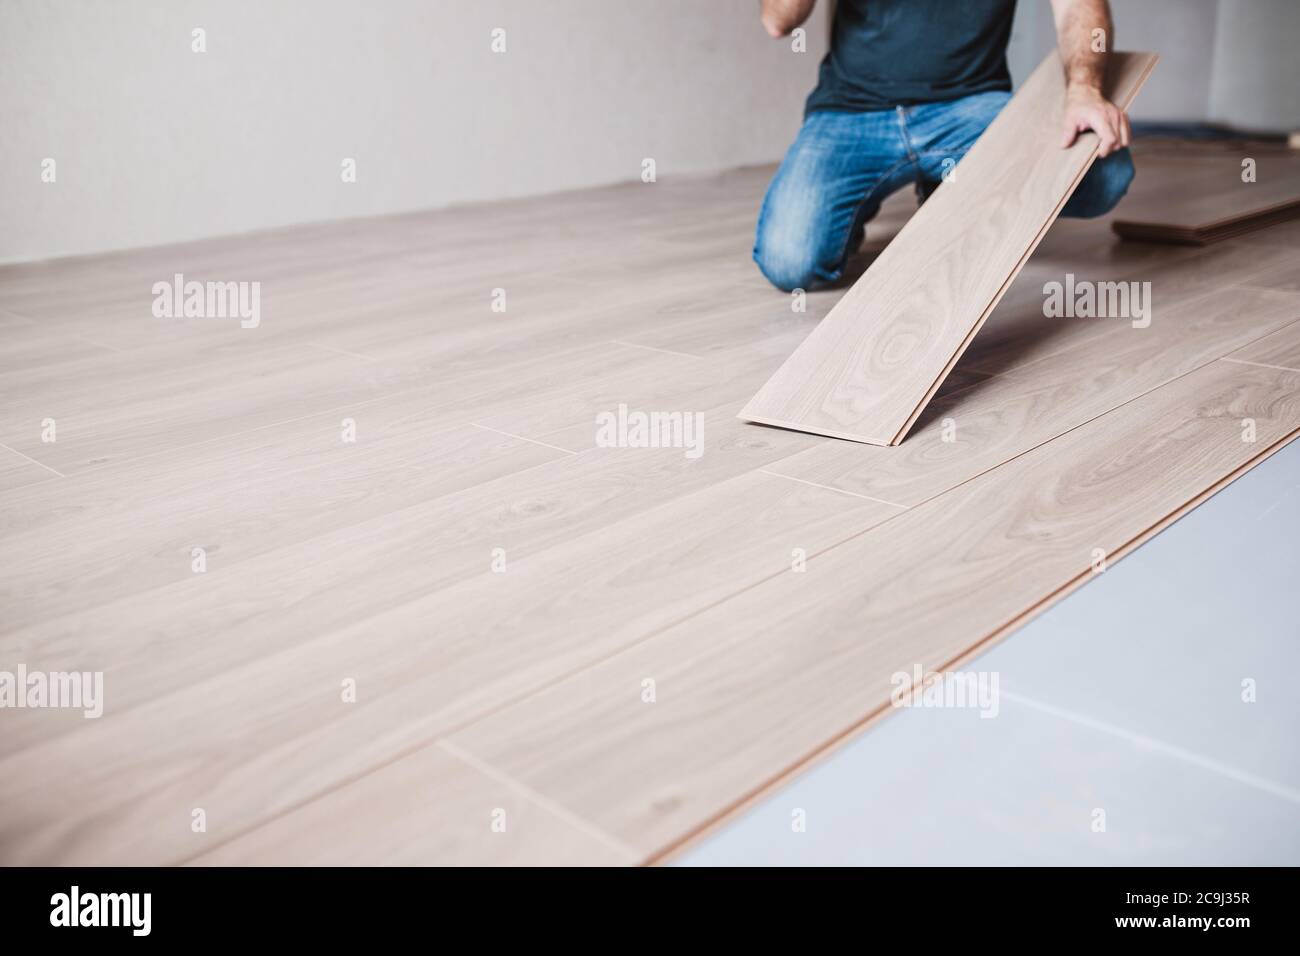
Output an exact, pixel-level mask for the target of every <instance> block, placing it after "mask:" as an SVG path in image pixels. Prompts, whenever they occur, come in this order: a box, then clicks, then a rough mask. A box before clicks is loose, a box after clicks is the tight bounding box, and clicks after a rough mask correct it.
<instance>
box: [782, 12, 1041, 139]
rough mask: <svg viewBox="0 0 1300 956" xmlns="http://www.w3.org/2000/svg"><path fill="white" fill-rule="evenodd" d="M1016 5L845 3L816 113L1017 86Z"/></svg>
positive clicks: (812, 100) (813, 99) (813, 103)
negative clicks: (1012, 51)
mask: <svg viewBox="0 0 1300 956" xmlns="http://www.w3.org/2000/svg"><path fill="white" fill-rule="evenodd" d="M1015 12H1016V0H839V3H838V4H836V8H835V25H834V30H833V32H832V35H831V51H830V53H828V54H826V58H825V59H824V60H822V65H821V74H820V77H819V79H818V82H817V88H816V89H815V90H813V91H812V94H811V95H810V96H809V97H808V102H807V104H806V107H805V110H806V112H809V113H811V112H813V111H814V110H848V111H852V112H861V111H864V110H884V109H891V108H892V107H895V106H911V105H914V104H916V103H933V102H937V101H940V100H955V99H959V98H961V97H963V96H970V95H971V94H973V93H984V92H987V91H989V90H1009V89H1011V74H1010V73H1008V72H1007V40H1008V39H1010V37H1011V19H1012V17H1013V16H1014V15H1015Z"/></svg>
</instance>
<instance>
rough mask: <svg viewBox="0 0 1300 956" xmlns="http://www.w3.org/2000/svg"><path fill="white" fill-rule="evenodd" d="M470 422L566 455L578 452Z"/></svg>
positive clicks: (486, 430)
mask: <svg viewBox="0 0 1300 956" xmlns="http://www.w3.org/2000/svg"><path fill="white" fill-rule="evenodd" d="M470 424H471V425H473V426H474V427H475V428H481V429H483V430H484V431H485V432H496V433H497V434H498V435H505V436H506V437H507V438H514V439H517V440H518V441H526V442H532V443H533V444H534V445H541V446H542V447H543V448H553V449H554V450H555V451H562V452H564V453H565V454H566V455H576V454H578V453H577V452H576V451H574V450H573V449H571V448H561V447H560V446H559V445H552V444H550V443H549V442H544V441H538V440H537V439H536V438H526V437H524V436H523V435H515V434H513V433H511V432H504V431H502V430H501V429H499V428H493V427H491V426H490V425H480V424H479V423H478V422H470Z"/></svg>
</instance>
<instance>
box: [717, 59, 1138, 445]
mask: <svg viewBox="0 0 1300 956" xmlns="http://www.w3.org/2000/svg"><path fill="white" fill-rule="evenodd" d="M1155 60H1156V57H1155V56H1154V55H1152V54H1144V53H1126V54H1114V55H1113V56H1112V57H1111V58H1110V63H1111V67H1110V76H1109V78H1108V93H1109V96H1110V98H1111V99H1112V100H1113V101H1114V102H1115V103H1117V104H1118V105H1120V106H1121V107H1124V108H1126V107H1127V106H1128V105H1129V104H1130V103H1131V102H1132V100H1133V97H1134V96H1135V95H1136V93H1137V90H1138V88H1139V87H1140V86H1141V85H1142V83H1143V81H1144V80H1145V79H1146V76H1147V75H1148V74H1149V72H1150V71H1151V69H1152V68H1153V67H1154V65H1155ZM1064 102H1065V85H1064V78H1063V76H1062V68H1061V63H1060V60H1059V58H1058V57H1057V55H1056V54H1055V53H1053V54H1052V55H1051V56H1049V57H1048V58H1047V59H1045V60H1044V61H1043V63H1042V64H1041V65H1040V66H1039V67H1038V69H1036V70H1035V71H1034V73H1033V74H1032V75H1031V76H1030V78H1029V79H1028V80H1027V81H1026V82H1025V84H1024V86H1023V87H1022V88H1021V89H1020V91H1019V92H1018V93H1017V94H1016V96H1015V97H1013V98H1012V100H1011V102H1010V103H1008V104H1007V106H1006V107H1005V108H1004V109H1003V111H1002V112H1001V113H1000V114H999V115H998V117H997V118H996V119H995V120H994V121H993V122H992V123H991V124H990V125H989V127H988V129H987V130H985V132H984V134H983V135H982V136H981V137H980V138H979V140H978V141H977V142H976V143H975V145H974V146H973V147H972V148H971V150H970V151H969V152H968V153H967V154H966V156H965V157H964V158H963V159H962V160H961V162H960V163H959V164H958V166H957V167H956V168H955V169H954V178H953V180H952V181H951V182H947V183H944V184H943V185H942V186H941V187H940V188H939V189H938V190H936V191H935V192H934V194H933V195H932V196H931V197H930V199H929V200H928V201H927V202H926V203H925V205H924V206H922V207H921V209H920V210H918V211H917V213H916V215H915V216H913V217H912V219H911V220H909V221H908V223H907V225H906V226H905V227H904V228H903V230H902V231H901V232H900V233H899V234H898V236H897V237H896V238H895V239H894V241H893V242H891V243H890V244H889V246H888V247H887V248H886V249H885V250H884V252H882V253H881V254H880V256H879V258H877V259H876V260H875V262H874V263H873V264H872V266H871V268H870V269H868V271H867V273H866V274H865V275H864V276H863V277H862V278H861V279H859V280H858V282H857V283H856V284H855V285H854V286H853V288H852V289H850V290H849V291H848V292H847V293H846V294H845V296H844V298H843V299H842V300H841V301H840V303H839V304H838V305H837V306H836V307H835V308H834V309H833V310H831V312H830V314H829V315H828V316H827V317H826V318H825V319H824V320H823V321H822V322H821V323H820V324H819V325H818V326H817V327H816V328H815V329H814V330H813V332H812V333H811V334H810V335H809V336H808V338H807V340H805V342H804V343H803V344H802V345H801V346H800V347H799V348H798V349H796V350H795V352H794V354H793V355H791V356H790V358H789V360H788V361H787V362H786V363H785V364H784V365H783V366H782V367H781V369H780V370H778V372H777V373H776V375H774V376H773V377H772V379H771V380H769V381H768V382H767V384H765V385H764V386H763V388H762V389H760V390H759V392H758V393H757V394H756V395H755V396H754V398H753V399H752V400H751V401H750V403H749V404H748V405H746V406H745V408H744V409H743V410H742V411H741V413H740V417H741V418H744V419H747V420H749V421H753V422H759V423H763V424H768V425H777V426H781V427H786V428H794V429H799V430H803V431H811V432H815V433H817V434H823V435H829V436H831V437H835V438H847V439H851V440H854V441H862V442H868V443H871V444H877V445H892V444H897V443H898V442H899V441H901V440H902V438H903V436H904V435H905V434H906V433H907V431H908V429H909V428H910V427H911V425H912V424H913V422H914V421H915V420H916V418H917V416H918V415H919V414H920V411H921V409H922V408H923V407H924V406H925V404H926V402H928V401H929V399H930V397H931V396H932V395H933V394H934V392H935V391H936V389H937V387H938V385H939V384H941V383H942V381H943V379H944V378H945V377H946V376H947V374H948V372H949V371H951V369H952V367H953V365H954V364H955V363H956V361H957V359H958V358H960V357H961V354H962V352H964V351H965V349H966V347H967V346H968V345H969V343H970V340H971V338H972V337H973V336H974V334H975V333H976V332H977V331H978V330H979V327H980V326H981V325H982V324H983V323H984V320H985V319H986V318H987V316H988V314H989V313H990V312H991V311H992V310H993V308H994V307H995V306H996V305H997V302H998V300H999V299H1000V298H1001V296H1002V294H1003V293H1004V292H1005V291H1006V289H1007V288H1008V287H1009V285H1010V284H1011V281H1012V280H1013V279H1014V278H1015V276H1016V274H1017V273H1018V272H1019V271H1020V269H1021V267H1022V266H1023V265H1024V263H1025V261H1026V260H1027V259H1028V257H1029V255H1030V254H1031V253H1032V252H1033V250H1034V247H1035V246H1036V245H1037V244H1038V243H1039V241H1041V239H1042V237H1043V235H1044V234H1045V233H1046V231H1047V228H1048V226H1050V225H1051V223H1052V221H1053V220H1054V219H1055V218H1056V216H1057V214H1058V213H1059V212H1060V209H1061V207H1062V206H1063V205H1064V204H1065V201H1066V199H1067V198H1068V197H1069V195H1070V193H1071V192H1072V191H1073V189H1074V187H1075V185H1076V184H1077V183H1078V182H1079V180H1080V179H1081V178H1082V176H1083V174H1084V173H1085V172H1086V171H1087V169H1088V167H1089V166H1090V165H1091V164H1092V161H1093V159H1094V158H1095V156H1096V152H1097V140H1096V137H1095V135H1092V134H1088V135H1085V136H1084V137H1082V138H1081V140H1080V141H1079V142H1078V143H1076V144H1075V145H1074V146H1073V147H1071V148H1070V149H1068V150H1063V149H1061V148H1060V142H1059V133H1060V125H1061V124H1060V117H1061V113H1062V110H1063V109H1064Z"/></svg>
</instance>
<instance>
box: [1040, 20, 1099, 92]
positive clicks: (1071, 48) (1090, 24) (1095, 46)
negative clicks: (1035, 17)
mask: <svg viewBox="0 0 1300 956" xmlns="http://www.w3.org/2000/svg"><path fill="white" fill-rule="evenodd" d="M1052 15H1053V17H1054V19H1055V20H1056V38H1057V45H1058V46H1059V47H1060V50H1061V62H1062V63H1063V64H1064V66H1065V79H1066V82H1067V83H1068V84H1069V85H1070V86H1071V87H1076V88H1079V87H1082V88H1089V89H1093V90H1096V91H1098V92H1100V91H1101V85H1102V81H1103V80H1105V78H1106V53H1107V51H1109V50H1110V49H1112V45H1113V38H1114V24H1113V23H1112V22H1111V18H1110V4H1109V3H1108V2H1107V0H1052ZM1098 31H1100V32H1098ZM1099 41H1100V42H1099Z"/></svg>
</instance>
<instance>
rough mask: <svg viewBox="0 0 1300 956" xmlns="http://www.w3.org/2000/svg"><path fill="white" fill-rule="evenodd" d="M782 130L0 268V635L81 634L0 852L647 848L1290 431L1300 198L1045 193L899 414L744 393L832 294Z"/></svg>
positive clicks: (3, 744) (33, 745)
mask: <svg viewBox="0 0 1300 956" xmlns="http://www.w3.org/2000/svg"><path fill="white" fill-rule="evenodd" d="M1141 159H1142V154H1141V150H1140V149H1139V168H1141ZM771 172H772V170H771V169H770V168H755V169H745V170H738V171H735V172H731V173H727V174H723V175H718V176H710V177H687V178H673V177H664V178H663V179H662V180H661V181H660V182H658V183H654V184H643V183H636V184H631V185H622V186H614V187H608V188H602V189H594V190H587V191H582V192H577V193H570V194H566V195H562V196H552V197H543V198H537V199H528V200H520V201H513V202H508V203H501V204H494V205H486V206H478V207H465V208H456V209H450V210H445V211H439V212H431V213H427V214H419V215H407V216H399V217H392V218H383V219H374V220H366V221H358V222H348V223H340V224H334V225H319V226H310V227H303V228H298V229H286V230H280V231H277V232H271V233H265V234H259V235H253V236H244V237H234V238H228V239H219V240H212V241H207V242H202V243H195V244H189V245H185V246H178V247H172V248H160V249H148V250H140V251H133V252H123V253H116V254H112V255H106V256H97V257H89V258H83V259H75V260H66V261H58V262H45V263H34V264H29V265H15V266H8V267H4V268H2V269H0V489H3V498H2V504H0V528H2V529H3V531H2V533H0V671H5V672H10V673H14V672H16V671H17V670H18V669H19V668H20V667H21V668H25V669H26V671H27V672H28V673H36V672H40V673H51V672H91V673H95V672H98V673H100V674H102V675H103V698H102V705H103V713H102V716H100V717H98V718H87V717H85V716H83V713H82V711H81V710H79V709H75V708H70V707H68V708H29V707H22V708H19V707H4V708H0V862H4V863H9V864H17V863H49V864H59V863H117V864H145V863H174V864H178V863H194V864H206V863H336V862H343V863H471V864H494V863H588V864H636V863H648V862H656V861H659V860H662V859H666V858H667V857H668V856H670V855H671V854H672V853H674V852H675V851H676V850H678V849H679V848H681V847H682V846H685V845H687V844H688V843H689V842H690V841H691V840H693V839H694V838H696V837H697V836H699V835H700V834H701V833H703V832H706V831H707V830H708V829H709V828H710V827H713V826H716V825H718V824H719V823H722V822H725V821H726V820H727V819H728V818H729V817H730V815H731V814H733V813H734V812H736V811H737V810H738V809H739V808H741V807H743V806H745V805H746V804H747V803H748V802H749V801H751V800H753V799H754V798H755V797H757V796H759V795H761V794H762V793H764V792H767V791H768V790H769V789H770V788H771V787H773V786H775V785H777V784H779V783H780V782H781V781H783V780H786V779H789V777H790V775H792V774H794V773H797V772H798V771H799V770H800V769H801V768H802V767H804V766H806V765H807V764H808V763H809V762H810V761H811V760H814V759H815V758H816V757H817V756H818V755H820V754H823V753H826V752H828V751H829V750H830V749H831V748H833V747H834V746H836V745H837V743H838V742H840V741H843V740H846V739H848V738H849V737H851V736H852V735H854V734H856V733H858V732H859V731H861V730H862V729H863V728H864V727H866V726H868V725H869V724H870V723H871V722H872V721H874V720H878V719H880V718H881V717H882V716H885V715H886V714H887V713H888V712H889V709H890V708H889V706H888V703H889V690H890V686H889V682H890V677H891V675H892V674H893V673H894V672H895V671H898V670H900V669H906V668H910V667H911V666H912V665H913V664H921V665H924V666H926V667H930V668H941V667H946V666H952V665H953V664H954V663H955V662H960V661H961V660H962V659H963V658H964V657H965V656H966V655H969V654H971V653H974V652H976V651H977V650H978V649H980V648H983V647H986V646H988V645H989V644H990V643H991V642H993V641H996V640H997V639H999V638H1000V637H1002V636H1004V635H1005V634H1007V633H1009V632H1010V631H1011V630H1013V629H1014V628H1016V627H1017V626H1018V625H1019V624H1021V623H1023V622H1024V621H1026V620H1028V619H1029V618H1030V617H1032V616H1033V615H1034V614H1036V613H1037V612H1038V611H1039V610H1041V609H1042V608H1044V607H1045V606H1047V605H1048V604H1049V603H1050V602H1052V601H1053V600H1055V599H1056V598H1058V597H1060V596H1061V595H1063V594H1065V593H1068V592H1069V591H1070V590H1072V589H1074V588H1077V587H1080V586H1083V585H1086V584H1087V582H1088V581H1089V580H1090V579H1091V578H1092V577H1093V575H1094V574H1095V573H1096V572H1095V571H1094V566H1095V564H1096V562H1097V560H1098V558H1097V555H1098V553H1099V552H1100V553H1101V554H1102V555H1103V556H1104V561H1112V562H1113V561H1115V560H1118V559H1120V558H1121V557H1122V556H1123V555H1124V554H1125V553H1127V552H1128V551H1129V550H1131V549H1132V548H1134V547H1136V546H1138V545H1139V544H1140V543H1141V542H1142V541H1143V540H1145V539H1146V538H1148V537H1149V536H1151V535H1152V534H1154V533H1157V532H1158V531H1159V529H1160V528H1162V527H1163V526H1165V525H1166V524H1168V523H1169V522H1170V521H1172V520H1174V519H1176V518H1177V516H1178V515H1180V514H1182V513H1185V512H1186V510H1187V509H1188V508H1190V507H1193V506H1195V504H1196V503H1197V502H1199V501H1202V500H1204V499H1205V497H1206V496H1208V495H1210V494H1213V493H1214V491H1215V490H1216V489H1218V488H1221V487H1223V485H1224V484H1225V483H1226V482H1229V481H1231V480H1232V479H1233V478H1234V477H1235V476H1237V475H1239V474H1241V473H1242V472H1243V471H1244V470H1245V469H1248V468H1249V467H1250V466H1251V465H1252V464H1254V463H1256V462H1258V461H1260V460H1263V459H1264V458H1265V457H1267V456H1268V455H1269V454H1271V453H1272V452H1274V451H1276V450H1277V449H1278V448H1279V447H1281V446H1282V445H1283V444H1285V443H1286V442H1287V441H1289V440H1290V439H1291V438H1293V437H1294V436H1295V434H1296V433H1297V430H1298V429H1300V324H1298V323H1300V265H1298V260H1297V256H1296V252H1297V249H1300V231H1297V229H1296V227H1295V224H1294V223H1291V224H1286V225H1281V226H1277V227H1275V228H1273V229H1269V230H1265V231H1261V232H1256V233H1252V234H1250V235H1249V236H1244V237H1240V238H1234V239H1229V240H1226V241H1224V242H1222V243H1218V244H1216V245H1215V246H1213V247H1210V248H1208V249H1204V250H1199V249H1194V248H1188V247H1173V246H1159V245H1154V244H1148V243H1125V242H1122V241H1120V240H1118V239H1116V238H1115V237H1114V235H1113V234H1112V233H1111V231H1110V228H1109V223H1108V222H1107V221H1096V222H1060V223H1058V224H1057V225H1056V226H1054V227H1053V229H1052V230H1051V232H1050V233H1049V234H1048V235H1047V236H1046V238H1045V239H1044V240H1043V242H1042V243H1041V245H1040V246H1039V248H1038V250H1037V252H1036V254H1035V255H1034V257H1033V258H1032V259H1031V260H1030V261H1029V262H1028V264H1027V265H1026V266H1025V268H1024V270H1023V271H1022V272H1021V274H1020V277H1019V279H1017V281H1016V283H1015V284H1014V286H1013V287H1012V288H1011V289H1010V290H1008V292H1007V293H1006V295H1005V296H1004V298H1003V300H1002V302H1001V304H1000V305H999V306H998V308H997V309H996V310H995V311H994V312H993V314H992V315H991V316H990V317H989V319H988V322H987V324H986V326H985V328H984V330H983V331H982V333H981V334H980V335H979V336H977V337H976V339H975V340H974V341H973V343H972V345H971V347H970V349H969V350H968V351H967V353H966V355H965V356H964V357H963V359H962V361H961V362H959V363H958V364H957V366H956V368H955V369H954V371H953V374H952V375H951V376H949V378H948V379H947V381H946V382H945V383H944V385H943V386H942V388H940V390H939V392H938V394H937V395H936V397H935V399H934V401H933V402H932V404H931V407H930V408H929V409H927V411H926V413H925V414H923V415H922V416H921V417H920V419H919V420H918V422H917V424H916V427H915V429H914V431H913V433H912V435H911V437H910V438H909V440H908V441H907V442H906V443H905V444H904V445H902V446H899V447H894V448H887V447H875V446H869V445H863V444H858V443H850V442H842V441H837V440H834V439H826V438H821V437H818V436H815V435H810V434H803V433H798V432H794V431H787V430H784V429H777V428H769V427H763V426H759V425H753V424H747V423H744V422H741V421H739V420H737V419H736V412H737V411H738V410H739V408H740V407H741V405H742V404H743V403H744V402H745V401H746V400H747V399H748V398H749V397H750V396H751V395H752V394H753V393H754V391H755V390H756V389H757V388H758V387H759V386H760V385H761V384H762V383H763V382H764V381H765V380H766V379H767V378H768V377H769V376H770V375H771V374H772V372H773V371H774V370H775V369H776V368H777V367H778V366H779V365H780V364H781V363H782V361H783V360H784V359H785V358H786V356H788V355H789V353H790V352H791V350H792V349H793V348H794V347H795V346H796V345H797V344H798V343H799V342H800V341H801V340H802V339H803V338H805V337H806V336H807V334H808V332H809V330H810V329H811V328H812V327H813V326H814V325H815V324H816V323H817V322H818V321H819V320H820V319H821V318H822V317H824V316H825V315H826V314H827V312H828V311H829V310H830V308H831V307H832V306H833V305H834V303H835V302H836V301H837V299H838V298H839V296H840V295H841V294H842V292H841V291H836V290H829V291H825V292H816V293H812V294H810V295H809V296H808V297H807V299H806V303H805V304H806V311H796V309H795V308H794V307H793V306H794V305H797V302H796V301H795V300H792V298H791V297H789V296H786V295H783V294H781V293H779V292H776V291H774V290H772V289H771V288H770V287H768V286H767V285H766V284H765V282H764V281H763V279H762V278H761V276H759V274H758V273H757V270H756V269H755V268H754V267H753V265H752V263H750V262H749V261H748V250H749V248H750V244H751V233H752V227H753V221H754V216H755V213H756V210H757V208H758V202H759V200H760V198H761V195H762V191H763V189H764V187H765V185H766V182H767V180H768V178H769V177H770V175H771ZM1139 175H1141V173H1140V172H1139ZM912 211H913V200H912V198H911V196H910V194H900V195H898V196H896V197H894V198H893V199H891V200H890V201H889V202H888V203H887V204H886V206H885V208H884V210H883V211H882V214H881V216H880V217H879V218H878V220H876V221H875V222H873V223H872V224H871V225H870V226H869V228H868V235H867V244H866V246H865V247H864V252H863V257H864V259H866V258H870V256H871V255H872V254H874V253H876V252H877V251H878V250H879V249H880V248H882V247H883V246H884V245H885V244H886V243H887V241H888V240H889V238H890V237H891V236H892V234H893V233H895V232H896V231H897V230H898V229H899V228H900V227H901V226H902V225H903V224H904V223H905V222H906V221H907V220H908V218H909V216H910V215H911V212H912ZM176 273H183V274H184V276H185V278H186V279H192V280H196V281H201V282H206V281H235V282H239V281H258V282H260V283H261V286H260V290H261V315H260V324H259V325H258V326H257V327H256V328H241V327H240V324H239V321H238V319H221V318H189V319H184V318H180V319H163V318H157V317H155V316H154V315H153V312H152V304H153V293H152V291H151V290H152V287H153V285H154V283H156V282H160V281H161V282H169V281H171V279H172V277H173V276H174V275H175V274H176ZM1067 273H1069V274H1072V275H1073V276H1075V280H1076V281H1082V280H1087V281H1096V282H1103V281H1105V282H1121V281H1122V282H1137V283H1144V282H1145V283H1150V289H1151V293H1150V295H1151V297H1150V303H1151V309H1150V311H1149V318H1150V321H1149V323H1147V324H1145V325H1143V324H1142V323H1140V322H1137V323H1135V322H1134V321H1132V320H1131V319H1130V318H1129V317H1127V316H1124V317H1103V318H1089V317H1085V316H1078V317H1073V318H1066V317H1062V318H1053V319H1048V318H1045V317H1044V314H1043V301H1044V286H1045V284H1046V283H1051V282H1058V281H1063V279H1064V277H1065V275H1066V274H1067ZM502 302H504V304H505V308H504V311H498V310H496V309H494V305H496V306H497V307H498V308H499V306H500V304H501V303H502ZM640 412H644V413H652V412H653V413H658V414H659V415H660V416H661V424H665V427H666V430H665V431H663V432H662V433H661V434H660V437H662V438H665V439H667V440H666V441H664V442H659V443H658V444H659V445H660V447H644V446H645V445H647V444H648V442H647V441H645V440H644V439H646V438H647V437H648V433H647V432H646V431H645V430H640V431H638V427H637V424H636V422H637V417H636V413H640ZM674 414H675V415H676V416H677V417H676V418H675V419H674V418H672V417H671V416H673V415H674ZM674 422H675V423H676V424H674ZM688 424H689V427H688ZM674 428H676V430H675V431H674V430H673V429H674ZM917 772H918V773H924V772H926V771H925V770H924V769H923V768H918V770H917Z"/></svg>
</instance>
